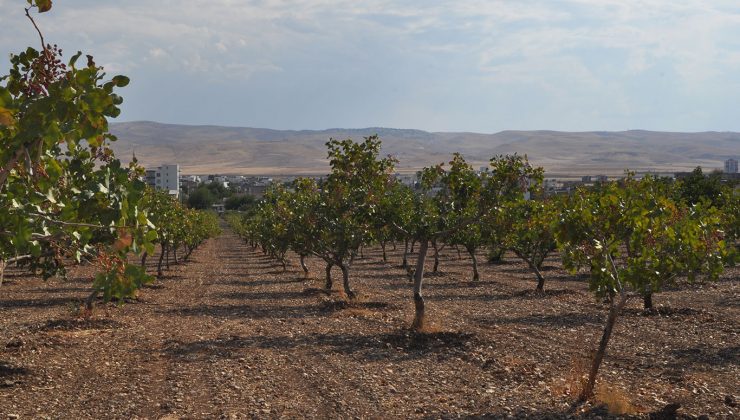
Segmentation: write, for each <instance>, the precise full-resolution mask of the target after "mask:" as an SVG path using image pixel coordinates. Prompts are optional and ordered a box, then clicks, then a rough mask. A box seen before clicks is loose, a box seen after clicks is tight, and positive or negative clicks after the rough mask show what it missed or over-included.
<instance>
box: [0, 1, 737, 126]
mask: <svg viewBox="0 0 740 420" xmlns="http://www.w3.org/2000/svg"><path fill="white" fill-rule="evenodd" d="M25 3H26V2H25V1H24V0H0V53H1V54H2V56H3V62H4V63H6V64H3V65H2V67H0V71H1V73H2V74H5V73H6V72H7V68H8V67H9V65H8V64H7V63H8V62H7V58H6V57H7V56H8V54H9V53H11V52H18V51H20V50H22V49H23V48H25V47H26V46H28V45H34V46H36V45H37V44H38V39H37V37H36V34H35V33H34V32H33V28H32V26H31V25H30V23H29V22H27V21H26V20H25V18H24V17H23V6H24V4H25ZM38 23H39V25H40V26H41V27H42V29H43V30H44V32H45V35H46V38H47V40H48V41H52V42H55V43H57V44H59V45H60V46H61V47H62V48H63V49H64V50H65V56H67V57H69V56H71V55H72V54H73V53H74V52H76V51H77V50H82V51H83V52H84V53H87V54H92V55H94V56H95V58H96V62H97V63H98V64H103V65H104V66H105V68H106V69H107V70H108V73H109V74H110V75H113V74H118V73H121V74H126V75H128V76H129V77H131V79H132V83H131V85H129V87H127V88H125V89H122V90H121V91H120V93H121V95H123V97H124V100H125V101H124V105H123V114H122V116H121V117H120V120H125V121H131V120H154V121H161V122H171V123H186V124H219V125H237V126H252V127H268V128H279V129H288V128H290V129H323V128H330V127H347V128H359V127H369V126H385V127H398V128H419V129H425V130H434V131H478V132H496V131H500V130H505V129H556V130H623V129H631V128H644V129H654V130H670V131H704V130H718V131H724V130H733V131H740V118H739V116H740V2H738V1H737V0H712V1H699V0H665V1H664V0H655V1H648V0H645V1H637V0H634V1H633V0H562V1H559V0H541V1H538V0H509V1H482V0H453V1H434V0H423V1H420V0H410V1H395V0H375V1H360V0H346V1H345V0H335V1H330V0H296V1H287V0H284V1H281V0H261V1H260V0H254V1H238V0H178V1H174V0H156V1H151V0H125V1H122V0H118V1H105V0H55V1H54V8H53V9H52V11H51V12H49V13H46V14H43V15H41V16H39V17H38Z"/></svg>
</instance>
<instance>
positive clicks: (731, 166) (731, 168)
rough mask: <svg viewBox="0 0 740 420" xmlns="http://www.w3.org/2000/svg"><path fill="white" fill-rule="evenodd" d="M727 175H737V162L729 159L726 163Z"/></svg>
mask: <svg viewBox="0 0 740 420" xmlns="http://www.w3.org/2000/svg"><path fill="white" fill-rule="evenodd" d="M725 173H726V174H736V173H737V160H735V159H727V160H726V161H725Z"/></svg>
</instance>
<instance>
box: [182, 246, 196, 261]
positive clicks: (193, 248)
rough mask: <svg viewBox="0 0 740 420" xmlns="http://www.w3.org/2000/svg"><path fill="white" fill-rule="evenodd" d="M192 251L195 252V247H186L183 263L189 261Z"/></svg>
mask: <svg viewBox="0 0 740 420" xmlns="http://www.w3.org/2000/svg"><path fill="white" fill-rule="evenodd" d="M194 250H195V247H188V253H187V254H185V258H184V260H185V261H187V260H189V259H190V254H192V253H193V251H194Z"/></svg>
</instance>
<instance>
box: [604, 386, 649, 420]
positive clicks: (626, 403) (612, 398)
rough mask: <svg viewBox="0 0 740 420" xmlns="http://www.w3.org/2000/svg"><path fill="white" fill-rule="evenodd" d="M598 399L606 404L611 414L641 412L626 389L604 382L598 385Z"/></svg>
mask: <svg viewBox="0 0 740 420" xmlns="http://www.w3.org/2000/svg"><path fill="white" fill-rule="evenodd" d="M596 401H598V402H600V403H602V404H604V405H606V408H607V409H608V410H609V414H612V415H615V416H619V415H625V414H637V413H638V412H639V410H638V409H637V407H636V406H635V405H633V404H632V402H631V401H630V399H629V397H628V396H627V394H625V392H624V391H622V390H621V389H619V388H616V387H613V386H610V385H608V384H602V385H600V386H599V387H597V389H596Z"/></svg>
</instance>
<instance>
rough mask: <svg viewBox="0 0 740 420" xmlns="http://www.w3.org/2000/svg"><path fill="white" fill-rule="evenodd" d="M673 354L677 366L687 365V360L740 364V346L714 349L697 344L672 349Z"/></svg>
mask: <svg viewBox="0 0 740 420" xmlns="http://www.w3.org/2000/svg"><path fill="white" fill-rule="evenodd" d="M671 355H672V356H673V357H674V358H676V362H674V363H673V365H675V366H676V367H681V366H685V364H686V363H687V362H688V363H697V364H704V365H710V366H724V365H740V346H730V347H725V348H721V349H713V348H707V347H706V346H704V345H697V346H694V347H687V348H683V349H676V350H671Z"/></svg>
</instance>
